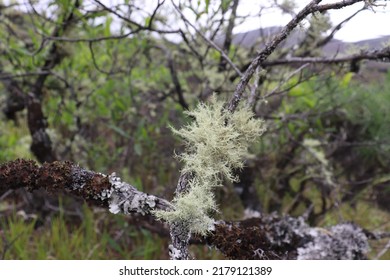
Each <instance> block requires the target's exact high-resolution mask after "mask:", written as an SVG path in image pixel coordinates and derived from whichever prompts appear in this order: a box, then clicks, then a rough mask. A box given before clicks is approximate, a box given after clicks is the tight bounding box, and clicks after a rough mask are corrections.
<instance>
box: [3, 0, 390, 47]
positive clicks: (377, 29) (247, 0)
mask: <svg viewBox="0 0 390 280" xmlns="http://www.w3.org/2000/svg"><path fill="white" fill-rule="evenodd" d="M3 1H4V2H5V3H7V2H12V1H18V2H22V3H27V2H26V1H29V0H3ZM100 1H101V2H103V3H105V4H106V5H109V6H111V5H115V4H118V3H121V4H123V3H124V0H100ZM174 1H175V2H176V3H177V2H179V1H180V0H174ZM191 1H196V0H191ZM203 1H204V2H205V0H202V1H200V3H202V2H203ZM218 1H220V0H214V1H213V0H211V1H210V2H211V3H213V2H218ZM274 1H277V2H278V3H282V2H284V1H291V0H240V2H239V3H240V4H239V7H238V11H237V13H238V15H239V16H248V15H249V16H250V17H248V18H246V20H245V22H243V23H242V24H240V25H238V26H236V27H235V28H234V30H233V32H235V33H239V32H245V31H250V30H254V29H259V28H262V27H270V26H283V25H285V24H287V23H288V22H289V20H290V19H291V16H288V15H284V16H283V15H282V14H281V12H280V10H273V11H272V10H267V11H263V12H262V14H261V17H259V16H258V14H259V6H260V4H266V3H272V2H274ZM293 1H295V3H297V6H298V7H297V9H296V12H298V11H299V10H300V9H302V8H303V7H304V6H305V5H307V4H308V3H309V2H310V1H311V0H293ZM340 1H341V0H323V1H322V2H321V4H326V3H333V2H340ZM367 1H370V0H367ZM47 2H48V1H47V0H38V1H37V4H36V6H38V7H39V6H40V7H41V8H44V9H46V10H47V5H46V3H47ZM84 2H85V3H94V1H93V0H84ZM376 2H377V3H378V4H379V5H380V6H379V7H376V8H375V12H374V11H372V10H366V11H363V12H361V13H360V14H358V15H357V16H356V17H355V18H353V19H352V20H351V21H349V22H348V23H346V24H345V25H344V26H343V28H342V29H341V30H340V31H338V32H337V33H336V36H335V38H336V39H339V40H343V41H345V42H356V41H361V40H365V39H372V38H377V37H380V36H385V35H390V0H378V1H376ZM138 3H142V4H143V5H142V6H143V7H142V8H143V9H146V10H151V11H153V9H154V8H155V6H156V3H157V0H143V1H138ZM170 4H171V3H170V0H165V3H164V5H170ZM363 5H364V4H363V3H357V4H354V5H352V6H350V7H345V8H343V9H340V10H330V11H329V13H330V16H331V20H332V22H333V24H334V25H336V24H338V23H339V22H341V21H343V20H344V19H345V18H347V17H349V16H350V15H352V14H353V13H354V12H356V11H357V10H359V9H360V8H362V7H363ZM172 9H173V8H172ZM173 12H174V11H173ZM176 16H177V15H176ZM186 16H188V18H189V19H192V18H194V14H193V13H192V12H190V13H186ZM251 16H252V17H251Z"/></svg>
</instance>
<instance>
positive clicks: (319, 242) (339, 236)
mask: <svg viewBox="0 0 390 280" xmlns="http://www.w3.org/2000/svg"><path fill="white" fill-rule="evenodd" d="M369 239H370V238H369V237H368V236H367V235H366V233H365V232H364V230H363V229H362V228H360V227H359V226H357V225H355V224H352V223H342V224H339V225H335V226H332V227H330V228H326V229H325V228H312V227H310V226H309V225H307V224H306V223H305V221H304V219H303V218H302V217H299V218H293V217H290V216H284V217H279V216H277V215H269V216H262V217H260V218H253V219H248V220H245V221H242V222H224V221H220V222H218V223H216V225H215V230H214V231H212V234H210V235H208V236H207V237H205V238H204V240H205V242H206V243H207V244H208V245H209V246H212V247H214V248H216V249H218V250H219V251H221V252H222V253H223V254H224V255H225V256H226V257H227V258H230V259H241V260H242V259H251V260H259V259H260V260H267V259H273V260H275V259H301V260H340V259H344V260H356V259H366V258H367V253H368V251H369V249H370V247H369V243H368V240H369Z"/></svg>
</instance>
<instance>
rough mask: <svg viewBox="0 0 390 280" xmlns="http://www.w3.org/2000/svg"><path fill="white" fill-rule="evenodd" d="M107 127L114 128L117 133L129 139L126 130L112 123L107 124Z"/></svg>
mask: <svg viewBox="0 0 390 280" xmlns="http://www.w3.org/2000/svg"><path fill="white" fill-rule="evenodd" d="M108 127H109V128H111V129H112V130H114V131H115V132H116V133H118V134H119V135H121V136H123V137H125V138H126V139H131V137H130V135H129V134H128V133H127V132H126V131H124V130H123V129H122V128H120V127H118V126H116V125H114V124H110V125H108Z"/></svg>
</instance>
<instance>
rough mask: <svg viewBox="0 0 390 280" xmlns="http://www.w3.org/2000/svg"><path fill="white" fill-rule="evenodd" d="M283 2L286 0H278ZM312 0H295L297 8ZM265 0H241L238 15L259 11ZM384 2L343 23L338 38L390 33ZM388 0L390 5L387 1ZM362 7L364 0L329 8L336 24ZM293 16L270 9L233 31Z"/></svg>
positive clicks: (328, 0) (387, 7)
mask: <svg viewBox="0 0 390 280" xmlns="http://www.w3.org/2000/svg"><path fill="white" fill-rule="evenodd" d="M278 1H279V2H283V0H278ZM310 1H311V0H295V2H296V3H297V4H298V7H299V8H298V10H297V11H299V10H300V9H301V8H303V7H304V6H305V5H307V4H308V3H310ZM261 2H265V1H263V0H241V1H240V6H239V9H238V11H237V12H238V14H239V15H256V14H257V12H258V9H257V5H258V3H261ZM333 2H340V0H338V1H337V0H336V1H335V0H325V1H322V2H321V4H326V3H333ZM378 3H379V4H381V5H384V6H380V7H376V8H375V12H374V11H371V10H366V11H363V12H361V13H360V14H358V15H357V16H356V17H355V18H353V19H352V20H351V21H349V22H348V23H347V24H345V25H344V26H343V28H342V29H341V30H340V31H339V32H338V33H336V36H335V38H336V39H339V40H343V41H346V42H356V41H361V40H365V39H372V38H377V37H381V36H385V35H390V1H378ZM386 3H387V5H386ZM362 7H363V3H357V4H354V5H352V6H350V7H345V8H343V9H340V10H332V11H330V16H331V20H332V22H333V24H334V25H336V24H338V23H339V22H341V21H343V20H344V19H345V18H347V17H349V16H350V15H352V14H353V13H354V12H356V11H357V10H359V9H360V8H362ZM290 19H291V17H289V16H282V15H281V13H280V12H279V11H278V12H271V11H268V12H267V13H263V15H262V16H261V18H260V19H259V18H258V17H257V18H252V19H251V18H248V19H247V20H246V21H245V22H244V23H243V24H241V25H240V26H237V27H236V28H235V29H234V32H244V31H249V30H253V29H257V28H259V25H261V26H262V27H269V26H275V25H285V24H286V23H288V21H289V20H290Z"/></svg>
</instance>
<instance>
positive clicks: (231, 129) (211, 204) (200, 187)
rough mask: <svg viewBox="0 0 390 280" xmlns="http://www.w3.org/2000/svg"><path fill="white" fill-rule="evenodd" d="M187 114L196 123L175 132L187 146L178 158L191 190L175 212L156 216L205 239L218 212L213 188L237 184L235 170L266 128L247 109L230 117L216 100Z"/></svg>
mask: <svg viewBox="0 0 390 280" xmlns="http://www.w3.org/2000/svg"><path fill="white" fill-rule="evenodd" d="M187 114H188V115H189V116H191V117H192V118H193V119H194V121H193V122H192V123H191V124H189V125H187V126H185V127H183V128H181V129H179V130H176V129H175V128H172V131H173V132H174V133H175V134H177V135H179V136H180V137H181V138H183V140H184V141H185V145H186V151H185V152H184V153H182V154H180V155H178V156H177V157H178V158H179V160H180V161H182V162H183V163H184V167H183V169H182V170H181V172H182V174H186V173H188V174H193V179H192V180H191V181H190V182H189V190H188V191H187V192H185V193H182V194H179V195H178V196H177V197H176V198H175V199H174V201H173V202H174V206H175V210H174V211H156V212H155V215H156V216H157V217H158V218H160V219H164V220H166V221H167V222H169V223H175V222H180V223H181V224H183V225H185V226H186V227H188V230H190V231H191V232H194V233H198V234H202V235H205V234H206V233H207V231H208V230H209V228H211V226H212V223H213V220H212V219H211V218H210V216H209V214H210V212H212V211H216V210H217V206H216V203H215V199H214V195H213V192H212V190H213V188H214V187H216V186H218V185H220V184H221V179H222V178H226V179H228V180H230V181H237V180H238V179H237V178H236V176H235V175H234V171H233V170H235V169H240V168H242V167H243V160H244V158H245V157H246V156H247V155H248V147H249V146H250V145H251V144H252V143H253V142H255V141H257V140H258V139H259V137H260V136H261V135H262V134H263V132H264V131H265V126H264V122H263V121H262V120H259V119H255V118H254V116H253V113H252V112H251V111H249V110H248V109H247V108H241V109H239V110H237V111H236V112H235V113H230V112H229V111H228V110H226V109H225V108H224V106H223V103H222V102H218V101H216V100H215V98H213V100H212V102H211V103H210V104H209V105H208V104H199V105H198V107H197V108H196V109H195V110H194V111H191V112H187Z"/></svg>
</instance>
